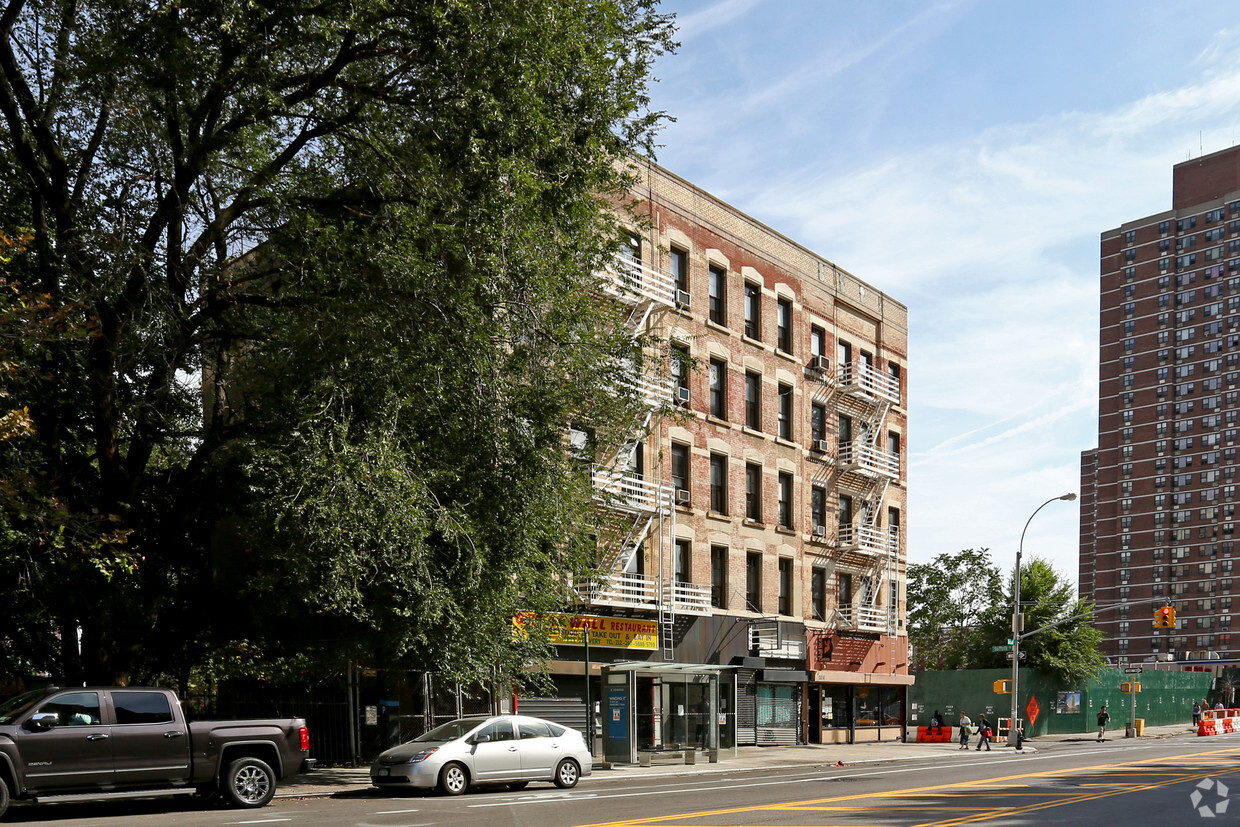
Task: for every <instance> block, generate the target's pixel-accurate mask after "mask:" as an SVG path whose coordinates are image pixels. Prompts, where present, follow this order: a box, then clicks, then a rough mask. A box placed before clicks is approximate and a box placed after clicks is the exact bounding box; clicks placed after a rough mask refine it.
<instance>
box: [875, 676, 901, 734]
mask: <svg viewBox="0 0 1240 827" xmlns="http://www.w3.org/2000/svg"><path fill="white" fill-rule="evenodd" d="M878 697H879V703H880V704H881V706H882V709H883V718H882V720H883V726H899V725H900V722H901V720H902V719H903V717H904V716H903V709H904V707H903V705H902V704H901V702H900V687H898V686H883V687H880V688H879V690H878Z"/></svg>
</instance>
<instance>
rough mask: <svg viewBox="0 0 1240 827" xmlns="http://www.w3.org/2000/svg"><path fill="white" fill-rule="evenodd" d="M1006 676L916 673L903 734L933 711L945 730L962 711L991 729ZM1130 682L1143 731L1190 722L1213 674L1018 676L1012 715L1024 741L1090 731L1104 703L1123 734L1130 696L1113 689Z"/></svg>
mask: <svg viewBox="0 0 1240 827" xmlns="http://www.w3.org/2000/svg"><path fill="white" fill-rule="evenodd" d="M1011 678H1012V670H1010V669H957V670H951V671H943V672H918V673H916V674H915V675H914V683H913V685H912V686H910V687H909V690H908V710H907V716H906V717H907V721H908V727H909V730H910V731H912V730H913V729H914V727H917V726H927V725H929V723H930V717H931V716H932V715H934V713H935V712H936V711H938V712H940V713H942V715H943V718H944V721H945V723H947V724H950V725H954V724H955V723H956V722H957V721H958V720H959V718H960V713H961V712H964V713H965V714H966V715H968V716H969V717H970V718H971V719H972V720H973V721H975V722H976V721H977V716H978V714H979V713H980V714H984V715H985V716H986V717H987V719H989V720H990V721H991V723H996V724H997V723H998V719H999V718H1005V719H1006V718H1008V717H1010V715H1011V712H1012V696H1011V695H1010V694H1009V695H1001V694H998V693H996V692H995V690H994V684H995V682H996V681H1003V680H1006V681H1009V682H1010V681H1011ZM1128 681H1136V682H1139V683H1140V685H1141V691H1140V692H1139V693H1137V694H1136V716H1135V717H1137V718H1139V719H1143V720H1144V721H1145V726H1147V727H1149V726H1164V725H1167V724H1184V725H1185V727H1188V726H1190V725H1191V724H1192V720H1193V701H1194V700H1196V701H1202V700H1205V699H1207V697H1208V696H1210V695H1211V693H1210V688H1211V683H1212V681H1213V675H1212V674H1210V673H1209V672H1184V671H1179V670H1152V669H1148V668H1147V669H1145V670H1144V671H1143V672H1141V673H1140V674H1132V673H1127V672H1125V671H1124V670H1123V669H1105V670H1103V671H1102V673H1101V674H1099V675H1098V677H1097V678H1094V679H1093V680H1088V681H1081V682H1080V683H1077V684H1072V685H1068V684H1065V683H1063V682H1061V681H1059V680H1057V679H1055V678H1053V677H1051V676H1050V675H1045V674H1043V673H1041V672H1038V671H1035V670H1032V669H1021V670H1020V679H1019V689H1020V697H1019V699H1018V705H1017V708H1018V709H1019V710H1020V714H1019V716H1018V717H1020V718H1021V719H1022V720H1023V722H1024V726H1025V737H1026V738H1033V737H1037V736H1038V735H1052V734H1071V733H1076V732H1096V731H1097V728H1098V718H1097V716H1098V710H1099V709H1100V708H1101V706H1102V705H1103V704H1104V703H1105V704H1106V705H1107V707H1108V709H1109V711H1110V713H1111V721H1110V723H1109V724H1108V729H1114V730H1121V731H1122V730H1123V729H1124V728H1125V726H1126V725H1127V723H1128V721H1129V719H1130V718H1131V717H1132V715H1131V710H1132V697H1133V696H1132V695H1129V694H1124V693H1122V692H1121V691H1120V684H1121V683H1124V682H1128Z"/></svg>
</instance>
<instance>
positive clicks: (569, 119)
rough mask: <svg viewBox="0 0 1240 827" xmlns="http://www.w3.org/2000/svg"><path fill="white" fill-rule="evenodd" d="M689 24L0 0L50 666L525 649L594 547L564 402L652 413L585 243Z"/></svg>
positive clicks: (511, 666)
mask: <svg viewBox="0 0 1240 827" xmlns="http://www.w3.org/2000/svg"><path fill="white" fill-rule="evenodd" d="M671 34H672V29H671V25H670V20H669V19H668V18H667V17H665V16H663V15H660V14H658V13H657V12H656V11H655V0H583V2H579V3H571V4H565V3H561V2H558V0H488V2H482V0H439V2H428V3H412V4H411V3H399V2H393V1H392V0H375V2H367V3H364V4H360V5H359V4H356V3H343V2H338V0H326V2H316V3H306V2H302V0H260V2H258V3H252V4H239V5H238V4H233V5H228V4H224V5H221V4H218V3H213V2H210V3H209V2H203V0H186V1H185V2H177V3H167V2H155V3H136V2H132V0H112V2H107V3H98V2H94V1H93V0H87V2H84V3H77V4H61V3H53V2H49V0H0V116H2V118H3V120H2V123H3V127H2V128H0V186H3V187H4V188H5V190H4V193H5V195H6V200H5V205H4V206H3V207H0V209H2V210H5V211H6V213H5V215H4V223H5V224H8V225H10V226H23V227H29V228H30V231H31V239H30V242H29V249H28V253H27V254H25V255H23V256H20V257H16V258H13V259H12V261H10V262H8V263H5V264H0V268H3V269H0V275H3V276H4V277H5V278H7V279H8V280H9V282H10V283H20V284H21V285H22V286H23V287H22V290H23V291H24V292H27V293H31V294H37V295H39V296H42V297H44V298H43V301H44V303H45V307H46V311H45V312H46V313H47V314H49V315H52V316H54V317H55V318H56V320H57V323H56V324H54V325H51V326H50V327H48V328H47V330H48V331H50V333H49V335H46V336H38V337H31V336H19V337H16V338H10V339H0V341H2V342H3V344H0V347H5V348H7V349H8V351H7V352H6V353H0V362H8V363H11V364H13V365H16V369H15V372H14V373H13V374H12V375H10V376H8V377H6V378H5V380H4V381H5V391H6V392H7V393H8V397H6V402H5V405H6V406H9V408H11V409H22V410H25V411H28V412H29V433H28V435H27V436H26V437H25V438H23V439H20V440H9V441H8V446H9V448H12V450H9V448H5V449H4V450H3V451H0V480H12V479H22V480H24V481H25V482H24V484H23V485H21V486H13V487H10V489H9V490H7V491H6V495H7V498H6V500H5V501H4V503H3V507H4V513H3V525H2V526H0V529H3V530H5V531H6V532H7V534H6V535H5V536H6V538H7V541H8V543H9V553H11V554H15V555H17V556H18V557H20V559H21V561H22V562H23V564H24V565H25V566H26V567H27V569H28V572H29V582H31V583H34V584H37V586H36V587H35V588H33V589H32V590H31V591H30V594H31V595H32V596H33V597H34V599H35V602H34V603H33V604H30V605H27V606H25V607H24V608H23V609H22V611H23V612H24V613H25V614H26V615H27V616H28V618H29V620H30V623H31V624H32V625H34V626H38V627H40V628H41V629H42V630H43V631H44V634H43V636H42V639H44V640H47V639H49V638H51V639H55V640H58V641H59V644H60V646H59V650H58V651H57V650H54V649H50V648H49V647H40V648H37V649H36V650H35V651H34V653H33V654H32V657H33V660H32V661H31V662H30V667H31V668H34V669H42V670H47V671H50V672H52V673H53V674H55V675H57V676H58V677H61V678H63V679H65V680H68V681H74V682H76V681H78V680H83V679H85V680H90V681H101V682H110V681H122V682H123V681H129V680H142V679H144V678H145V677H148V676H150V675H152V674H155V673H157V672H160V673H172V674H174V675H176V676H178V677H179V678H180V680H181V682H182V683H184V682H185V681H186V680H187V676H188V674H189V672H190V670H191V668H193V667H195V666H196V665H199V664H201V663H203V662H208V661H217V660H218V658H219V656H220V653H227V652H240V651H244V652H251V653H253V652H259V653H262V655H261V657H257V658H256V659H258V660H261V659H262V658H276V657H280V656H284V655H285V654H287V653H290V652H299V653H302V654H304V653H305V651H307V649H310V650H314V651H317V652H321V653H322V656H323V658H324V659H327V660H330V659H332V658H336V657H341V656H344V655H349V656H357V657H365V656H371V657H373V656H375V654H376V653H382V655H383V657H385V658H387V659H389V660H391V661H395V662H403V663H408V664H410V665H421V666H431V667H434V668H436V669H439V670H441V671H444V672H447V673H448V674H450V675H453V676H456V677H459V678H461V679H462V680H469V679H474V678H481V677H490V678H495V677H508V676H515V677H518V678H519V677H520V669H521V666H522V664H524V663H525V662H526V661H527V659H528V658H530V657H531V656H534V655H537V654H538V653H539V652H540V651H545V647H544V646H543V645H542V644H540V642H539V641H538V639H537V636H533V637H529V638H523V637H522V636H518V635H514V634H513V633H512V629H511V618H512V616H513V614H514V613H515V611H516V610H517V609H518V608H529V609H534V610H540V609H546V608H549V607H551V606H555V605H558V604H559V602H560V601H562V600H563V599H564V577H565V575H566V574H567V573H571V572H572V571H574V570H575V569H577V568H580V567H581V566H582V565H584V563H585V561H587V560H588V559H589V557H590V555H591V553H592V551H591V549H592V546H591V540H590V536H591V534H590V532H591V525H590V522H591V521H590V519H589V516H588V514H589V508H588V501H589V495H588V492H589V482H588V468H586V467H585V466H583V465H581V464H580V463H578V462H577V461H575V460H574V459H573V458H572V456H571V455H570V453H569V450H568V446H567V443H566V440H565V437H564V435H565V433H566V431H567V428H568V426H569V425H570V424H576V425H578V426H579V427H581V428H583V429H584V430H586V431H588V432H589V433H590V434H592V435H593V439H594V440H595V446H594V447H595V448H596V449H597V451H598V452H599V453H606V452H607V451H608V449H609V447H611V446H614V445H616V444H617V443H618V442H619V441H620V439H621V438H622V433H623V432H625V431H626V430H627V428H628V426H629V425H630V424H631V423H632V422H633V421H634V420H635V419H636V408H637V404H638V400H637V399H636V398H635V397H634V395H633V394H631V393H625V392H617V391H615V390H614V389H615V388H616V386H617V383H616V380H617V379H618V378H619V377H620V375H621V374H623V373H624V372H625V371H626V370H628V369H629V366H631V365H634V364H636V365H640V364H641V363H642V360H643V358H644V356H643V354H644V353H645V350H644V349H643V344H644V343H643V342H641V341H640V340H635V339H634V338H633V337H632V336H631V335H629V334H628V333H626V332H625V331H624V328H623V325H622V324H621V323H620V322H621V320H620V319H619V318H618V317H617V316H616V315H615V314H614V311H613V310H612V309H611V306H610V305H609V304H608V303H607V302H603V301H599V300H598V299H597V298H596V297H597V296H598V293H599V291H598V286H599V284H598V278H597V277H596V276H595V275H594V274H595V273H596V272H598V271H599V270H600V268H601V267H602V265H603V263H604V262H605V261H606V259H607V258H608V256H609V254H610V251H611V250H612V249H613V245H614V242H615V226H614V225H615V222H614V219H613V218H612V217H611V216H612V215H613V214H614V209H615V207H616V205H617V204H619V203H621V199H622V197H623V193H624V191H625V189H626V187H627V185H628V183H629V178H628V175H627V174H626V169H627V168H626V166H625V164H624V163H623V162H622V160H623V159H626V158H630V157H633V156H634V154H635V153H642V152H645V151H648V150H649V149H650V142H651V140H652V136H653V134H654V130H655V128H656V126H657V123H658V121H659V118H660V115H659V114H658V113H655V112H650V111H649V110H648V98H647V93H646V86H647V83H648V82H649V80H650V75H649V73H650V68H651V63H652V61H653V60H654V59H655V58H656V57H657V56H658V55H659V54H660V53H661V52H663V51H664V50H666V49H668V48H671V47H672V46H673V44H672V43H671V40H670V37H671ZM8 212H16V213H17V214H15V215H8V214H7V213H8ZM15 352H16V353H18V355H20V357H21V358H16V359H7V358H6V356H7V355H8V354H9V353H15ZM14 446H20V447H19V448H18V447H14ZM7 562H8V558H6V563H7ZM78 630H80V640H81V644H80V656H79V647H78V639H79V631H78ZM253 642H257V643H258V644H259V645H257V646H255V645H252V643H253ZM289 656H290V657H292V655H289ZM255 668H256V669H258V668H259V666H256V667H255Z"/></svg>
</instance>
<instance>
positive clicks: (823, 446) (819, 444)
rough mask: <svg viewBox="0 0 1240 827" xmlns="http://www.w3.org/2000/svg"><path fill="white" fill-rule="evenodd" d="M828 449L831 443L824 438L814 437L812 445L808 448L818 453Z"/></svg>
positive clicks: (825, 451) (823, 452)
mask: <svg viewBox="0 0 1240 827" xmlns="http://www.w3.org/2000/svg"><path fill="white" fill-rule="evenodd" d="M830 449H831V443H830V442H828V441H827V440H825V439H815V440H814V444H813V446H812V447H811V448H810V450H811V451H815V452H817V453H819V454H825V453H828V452H829V451H830Z"/></svg>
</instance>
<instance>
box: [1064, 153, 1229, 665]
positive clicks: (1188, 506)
mask: <svg viewBox="0 0 1240 827" xmlns="http://www.w3.org/2000/svg"><path fill="white" fill-rule="evenodd" d="M1101 277H1102V282H1101V294H1102V301H1101V354H1100V355H1101V369H1100V382H1099V392H1098V413H1099V420H1098V447H1097V448H1096V449H1094V450H1091V451H1086V452H1084V454H1083V455H1082V462H1081V490H1082V508H1081V558H1080V588H1081V594H1082V596H1083V597H1086V598H1090V599H1092V600H1094V601H1095V603H1096V604H1097V608H1098V620H1097V623H1098V626H1099V627H1100V628H1101V629H1102V631H1103V632H1104V634H1105V636H1106V638H1105V642H1104V644H1103V651H1104V653H1105V654H1106V655H1108V656H1109V657H1111V658H1112V659H1113V660H1115V661H1125V660H1127V661H1131V662H1139V661H1148V660H1154V659H1164V658H1166V657H1167V656H1168V655H1173V656H1174V657H1175V658H1176V659H1184V658H1189V657H1212V655H1211V654H1209V653H1216V654H1217V655H1218V656H1220V657H1223V658H1226V657H1231V656H1234V654H1235V651H1236V649H1237V647H1236V646H1234V645H1233V641H1232V634H1231V625H1232V620H1231V618H1232V595H1233V589H1234V583H1235V581H1234V579H1233V576H1234V560H1235V511H1236V435H1237V429H1238V427H1240V426H1238V425H1237V417H1238V416H1240V148H1232V149H1228V150H1224V151H1222V152H1216V153H1214V154H1211V155H1206V156H1203V157H1201V158H1197V159H1195V160H1191V161H1186V162H1184V163H1181V164H1177V165H1176V166H1175V167H1174V171H1173V186H1172V206H1171V209H1170V210H1168V211H1166V212H1162V213H1158V214H1156V215H1151V216H1147V217H1145V218H1139V219H1136V220H1134V221H1130V222H1128V223H1126V224H1123V225H1122V226H1120V227H1118V228H1116V229H1113V230H1109V231H1107V232H1105V233H1103V234H1102V248H1101ZM1165 605H1170V606H1172V607H1173V608H1174V609H1175V610H1176V622H1175V628H1159V627H1155V626H1154V623H1153V620H1154V613H1155V611H1156V610H1158V609H1160V608H1161V607H1163V606H1165ZM1160 656H1161V657H1160Z"/></svg>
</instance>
